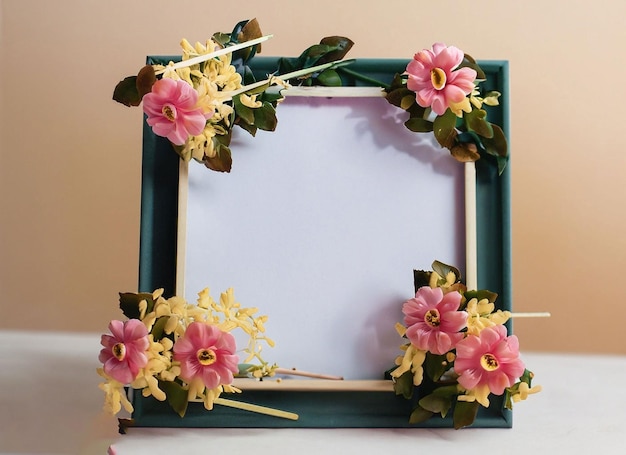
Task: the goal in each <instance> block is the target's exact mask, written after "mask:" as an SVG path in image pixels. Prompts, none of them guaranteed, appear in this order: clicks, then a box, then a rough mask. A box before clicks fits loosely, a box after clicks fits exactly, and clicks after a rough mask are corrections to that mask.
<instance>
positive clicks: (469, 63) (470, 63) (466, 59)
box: [459, 54, 487, 80]
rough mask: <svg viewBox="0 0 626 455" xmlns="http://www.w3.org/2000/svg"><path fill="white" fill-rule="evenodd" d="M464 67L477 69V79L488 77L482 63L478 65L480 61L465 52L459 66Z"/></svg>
mask: <svg viewBox="0 0 626 455" xmlns="http://www.w3.org/2000/svg"><path fill="white" fill-rule="evenodd" d="M463 67H468V68H472V69H473V70H474V71H476V79H483V80H484V79H487V76H486V75H485V72H484V71H483V69H482V68H481V67H480V65H478V63H476V60H474V58H473V57H472V56H471V55H469V54H465V55H464V56H463V61H462V62H461V64H460V65H459V68H463Z"/></svg>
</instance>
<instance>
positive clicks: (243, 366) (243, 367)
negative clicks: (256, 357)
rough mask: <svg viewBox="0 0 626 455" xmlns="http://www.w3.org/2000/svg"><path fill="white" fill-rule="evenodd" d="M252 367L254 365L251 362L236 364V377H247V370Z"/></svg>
mask: <svg viewBox="0 0 626 455" xmlns="http://www.w3.org/2000/svg"><path fill="white" fill-rule="evenodd" d="M253 367H254V365H253V364H251V363H240V364H239V365H237V368H238V369H239V372H238V373H237V377H238V378H247V377H248V372H249V371H250V369H251V368H253Z"/></svg>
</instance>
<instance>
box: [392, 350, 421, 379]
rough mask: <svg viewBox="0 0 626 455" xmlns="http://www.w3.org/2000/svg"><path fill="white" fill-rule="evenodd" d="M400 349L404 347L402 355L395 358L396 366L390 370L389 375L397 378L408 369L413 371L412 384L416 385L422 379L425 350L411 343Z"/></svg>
mask: <svg viewBox="0 0 626 455" xmlns="http://www.w3.org/2000/svg"><path fill="white" fill-rule="evenodd" d="M402 349H406V350H405V352H404V356H403V357H398V358H396V365H398V368H396V369H395V370H393V371H392V372H391V377H392V378H394V379H397V378H399V377H400V376H402V375H403V374H404V373H406V372H407V371H409V370H410V371H411V373H413V385H415V386H418V385H420V384H421V383H422V380H423V379H424V369H423V368H422V364H423V363H424V360H425V359H426V351H422V350H421V349H417V348H416V347H415V346H413V344H409V345H408V346H403V348H402Z"/></svg>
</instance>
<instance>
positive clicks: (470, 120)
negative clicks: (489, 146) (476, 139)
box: [465, 109, 493, 138]
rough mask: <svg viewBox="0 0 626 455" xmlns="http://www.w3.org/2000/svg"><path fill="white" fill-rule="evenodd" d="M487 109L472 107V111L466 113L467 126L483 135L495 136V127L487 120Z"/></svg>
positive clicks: (487, 136)
mask: <svg viewBox="0 0 626 455" xmlns="http://www.w3.org/2000/svg"><path fill="white" fill-rule="evenodd" d="M486 119H487V111H485V110H484V109H472V111H471V112H469V113H467V114H465V121H466V122H467V126H468V127H469V128H470V129H471V130H473V131H476V132H477V133H478V134H480V135H481V136H483V137H486V138H492V137H493V127H492V126H491V123H489V122H488V121H487V120H486Z"/></svg>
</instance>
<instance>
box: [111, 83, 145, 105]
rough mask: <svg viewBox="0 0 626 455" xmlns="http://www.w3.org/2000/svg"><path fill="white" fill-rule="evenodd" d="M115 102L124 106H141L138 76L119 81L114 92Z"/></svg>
mask: <svg viewBox="0 0 626 455" xmlns="http://www.w3.org/2000/svg"><path fill="white" fill-rule="evenodd" d="M113 100H114V101H117V102H118V103H122V104H123V105H124V106H128V107H130V106H139V104H141V96H140V95H139V90H137V76H128V77H126V78H124V79H123V80H121V81H119V82H118V83H117V85H116V86H115V89H114V90H113Z"/></svg>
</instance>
